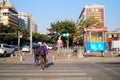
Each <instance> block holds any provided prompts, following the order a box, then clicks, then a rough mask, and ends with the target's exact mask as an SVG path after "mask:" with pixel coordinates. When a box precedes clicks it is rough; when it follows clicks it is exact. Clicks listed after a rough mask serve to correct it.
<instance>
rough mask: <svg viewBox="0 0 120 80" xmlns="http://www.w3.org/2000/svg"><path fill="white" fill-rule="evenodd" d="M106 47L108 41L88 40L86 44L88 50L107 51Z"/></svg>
mask: <svg viewBox="0 0 120 80" xmlns="http://www.w3.org/2000/svg"><path fill="white" fill-rule="evenodd" d="M106 49H107V47H106V42H87V44H86V50H89V51H105V50H106Z"/></svg>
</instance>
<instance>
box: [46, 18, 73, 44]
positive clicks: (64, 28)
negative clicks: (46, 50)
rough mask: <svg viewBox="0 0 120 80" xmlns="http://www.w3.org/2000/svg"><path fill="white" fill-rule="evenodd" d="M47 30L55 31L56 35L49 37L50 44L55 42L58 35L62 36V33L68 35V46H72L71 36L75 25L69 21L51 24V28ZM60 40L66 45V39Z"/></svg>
mask: <svg viewBox="0 0 120 80" xmlns="http://www.w3.org/2000/svg"><path fill="white" fill-rule="evenodd" d="M48 30H49V31H57V34H56V35H50V40H51V42H52V43H56V42H57V40H58V37H59V35H62V34H63V33H69V34H70V36H69V40H70V44H72V41H73V35H74V34H75V23H74V22H73V21H69V20H65V21H57V22H53V23H51V28H49V29H48ZM62 40H63V42H64V43H65V44H66V38H65V37H62Z"/></svg>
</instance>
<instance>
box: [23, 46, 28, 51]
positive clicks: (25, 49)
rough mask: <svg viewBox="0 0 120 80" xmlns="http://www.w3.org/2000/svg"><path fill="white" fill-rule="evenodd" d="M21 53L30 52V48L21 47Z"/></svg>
mask: <svg viewBox="0 0 120 80" xmlns="http://www.w3.org/2000/svg"><path fill="white" fill-rule="evenodd" d="M22 52H30V47H29V46H24V47H22Z"/></svg>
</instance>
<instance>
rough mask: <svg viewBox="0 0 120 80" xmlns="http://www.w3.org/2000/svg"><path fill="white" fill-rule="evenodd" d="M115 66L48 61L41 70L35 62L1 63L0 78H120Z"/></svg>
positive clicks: (119, 79)
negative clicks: (43, 69)
mask: <svg viewBox="0 0 120 80" xmlns="http://www.w3.org/2000/svg"><path fill="white" fill-rule="evenodd" d="M108 66H109V67H108ZM119 66H120V65H118V68H119ZM114 68H116V65H114V64H113V65H112V67H111V66H110V65H108V64H105V63H104V64H101V63H100V64H99V63H98V64H96V63H83V62H82V63H78V62H77V63H75V62H66V63H63V62H62V63H60V62H59V63H53V62H48V64H47V69H46V70H45V71H43V72H41V71H40V68H39V67H35V66H34V64H22V63H19V64H17V63H11V64H8V63H1V64H0V80H120V72H119V71H116V70H114ZM119 70H120V68H119Z"/></svg>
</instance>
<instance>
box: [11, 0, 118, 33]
mask: <svg viewBox="0 0 120 80" xmlns="http://www.w3.org/2000/svg"><path fill="white" fill-rule="evenodd" d="M10 1H11V2H12V3H13V4H14V7H15V8H16V9H17V11H20V12H30V13H32V15H33V16H34V18H35V21H36V23H37V24H39V27H38V29H39V30H38V31H39V32H44V33H45V32H46V29H47V28H49V27H50V23H52V22H55V21H58V20H66V19H67V20H73V21H75V22H76V21H77V19H78V17H79V15H80V13H81V10H82V8H83V7H84V6H85V5H91V4H100V5H104V6H105V25H106V26H107V27H108V29H109V30H110V31H113V30H115V28H118V27H120V0H10Z"/></svg>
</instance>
